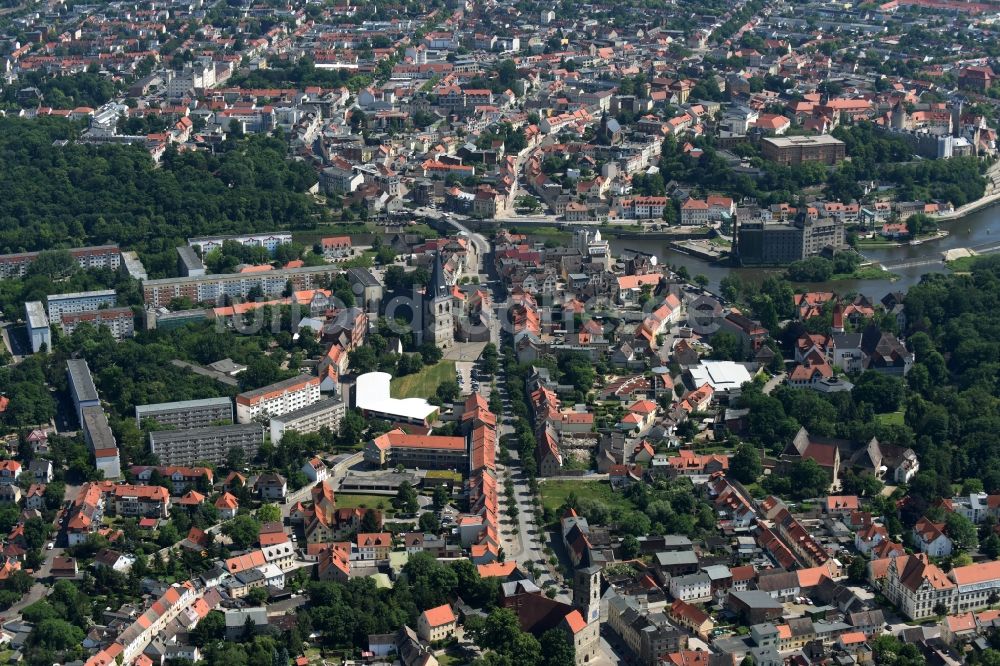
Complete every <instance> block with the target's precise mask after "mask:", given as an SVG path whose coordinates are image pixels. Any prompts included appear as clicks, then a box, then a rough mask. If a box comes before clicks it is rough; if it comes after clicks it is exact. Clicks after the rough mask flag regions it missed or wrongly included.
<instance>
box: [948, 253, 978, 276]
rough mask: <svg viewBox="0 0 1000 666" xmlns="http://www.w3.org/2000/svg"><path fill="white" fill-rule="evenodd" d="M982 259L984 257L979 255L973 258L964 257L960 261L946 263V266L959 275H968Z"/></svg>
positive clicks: (954, 260)
mask: <svg viewBox="0 0 1000 666" xmlns="http://www.w3.org/2000/svg"><path fill="white" fill-rule="evenodd" d="M981 258H982V257H980V256H978V255H976V256H972V257H962V258H960V259H953V260H952V261H948V262H945V266H947V267H948V268H949V269H950V270H953V271H955V272H957V273H967V272H969V271H971V270H972V266H973V264H975V263H976V261H978V260H979V259H981Z"/></svg>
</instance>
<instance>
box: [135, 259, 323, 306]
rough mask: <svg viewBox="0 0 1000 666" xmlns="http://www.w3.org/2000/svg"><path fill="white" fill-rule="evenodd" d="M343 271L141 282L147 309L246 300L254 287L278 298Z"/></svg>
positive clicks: (290, 271)
mask: <svg viewBox="0 0 1000 666" xmlns="http://www.w3.org/2000/svg"><path fill="white" fill-rule="evenodd" d="M339 273H340V270H339V269H337V268H335V267H333V266H303V267H301V268H286V269H282V270H266V271H257V272H252V273H226V274H223V275H201V276H190V277H176V278H163V279H160V280H146V281H145V282H143V283H142V293H143V299H144V300H145V302H146V305H147V306H150V305H151V306H153V307H160V306H161V305H163V306H165V305H167V304H169V303H170V301H171V300H173V299H174V298H187V299H189V300H191V301H192V302H194V303H217V302H218V301H219V299H220V298H221V297H223V296H228V297H230V298H246V297H247V296H248V295H249V294H250V292H251V290H253V289H254V287H258V288H260V290H261V292H262V293H263V294H264V296H266V297H273V298H278V297H280V296H281V295H282V294H283V293H284V291H285V288H286V287H287V285H288V283H289V282H291V283H292V287H293V288H294V289H296V290H304V289H316V288H319V287H325V286H326V284H327V283H328V282H329V280H330V278H331V277H333V276H334V275H338V274H339Z"/></svg>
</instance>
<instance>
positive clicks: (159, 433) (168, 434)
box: [149, 423, 264, 444]
mask: <svg viewBox="0 0 1000 666" xmlns="http://www.w3.org/2000/svg"><path fill="white" fill-rule="evenodd" d="M227 433H232V434H243V433H253V434H254V435H260V438H261V440H262V441H263V439H264V426H262V425H261V424H259V423H234V424H232V425H221V426H206V427H204V428H188V429H186V430H153V431H150V433H149V443H150V444H165V443H169V442H186V441H189V440H192V439H212V438H213V437H217V436H219V435H223V434H227Z"/></svg>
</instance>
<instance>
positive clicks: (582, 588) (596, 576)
mask: <svg viewBox="0 0 1000 666" xmlns="http://www.w3.org/2000/svg"><path fill="white" fill-rule="evenodd" d="M573 605H574V606H576V607H577V608H578V609H579V611H580V614H581V615H583V619H585V620H586V621H587V624H590V623H591V622H597V621H599V620H600V619H601V567H596V566H590V567H583V568H580V569H577V570H576V573H575V574H573Z"/></svg>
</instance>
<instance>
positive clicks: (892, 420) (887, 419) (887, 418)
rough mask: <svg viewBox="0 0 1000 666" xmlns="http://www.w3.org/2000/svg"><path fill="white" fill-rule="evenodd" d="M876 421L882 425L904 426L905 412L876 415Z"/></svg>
mask: <svg viewBox="0 0 1000 666" xmlns="http://www.w3.org/2000/svg"><path fill="white" fill-rule="evenodd" d="M875 418H876V420H878V422H879V423H881V424H882V425H903V411H902V410H900V411H898V412H889V413H888V414H876V415H875Z"/></svg>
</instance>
